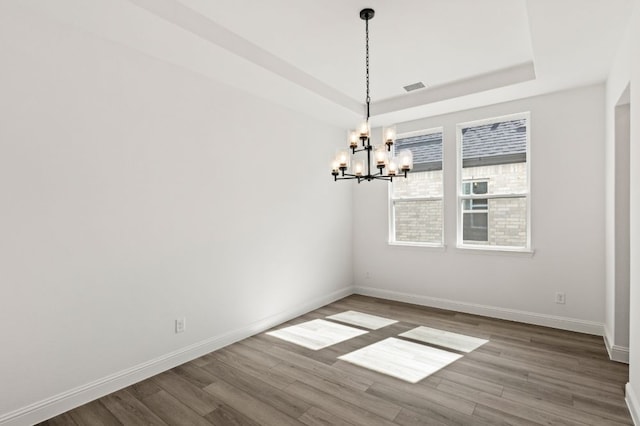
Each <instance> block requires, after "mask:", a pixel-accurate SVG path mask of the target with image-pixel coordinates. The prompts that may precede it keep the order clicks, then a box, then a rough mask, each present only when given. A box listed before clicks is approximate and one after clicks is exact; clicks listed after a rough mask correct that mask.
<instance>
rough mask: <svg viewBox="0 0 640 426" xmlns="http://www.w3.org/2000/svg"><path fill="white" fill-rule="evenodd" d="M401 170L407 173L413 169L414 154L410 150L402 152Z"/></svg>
mask: <svg viewBox="0 0 640 426" xmlns="http://www.w3.org/2000/svg"><path fill="white" fill-rule="evenodd" d="M399 156H400V169H401V170H402V171H403V172H407V171H409V170H411V169H412V168H413V154H412V153H411V151H409V150H408V149H405V150H403V151H400V154H399Z"/></svg>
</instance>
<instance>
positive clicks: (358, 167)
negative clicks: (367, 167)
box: [353, 160, 364, 177]
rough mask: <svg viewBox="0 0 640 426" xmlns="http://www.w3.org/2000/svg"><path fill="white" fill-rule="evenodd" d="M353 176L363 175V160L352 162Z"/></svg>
mask: <svg viewBox="0 0 640 426" xmlns="http://www.w3.org/2000/svg"><path fill="white" fill-rule="evenodd" d="M353 174H354V175H356V176H358V177H361V176H362V175H363V174H364V160H356V161H354V162H353Z"/></svg>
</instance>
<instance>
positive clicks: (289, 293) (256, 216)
mask: <svg viewBox="0 0 640 426" xmlns="http://www.w3.org/2000/svg"><path fill="white" fill-rule="evenodd" d="M0 42H1V43H0V58H1V59H0V60H1V61H2V62H1V63H2V66H0V93H1V95H0V194H1V196H0V216H1V220H0V286H1V288H2V296H0V324H2V327H1V330H2V335H1V336H0V342H1V343H0V347H1V349H0V423H3V421H4V422H7V423H10V422H13V423H15V424H28V423H31V422H35V421H37V420H42V419H43V418H44V417H42V416H45V415H46V416H49V415H53V414H55V413H56V412H58V411H61V410H62V409H66V408H70V407H71V406H73V405H75V404H79V403H81V402H84V401H85V400H86V398H88V397H93V396H99V395H100V394H101V393H104V392H105V391H108V390H113V388H117V387H119V386H124V385H126V384H128V383H131V382H135V381H137V380H139V379H140V378H142V376H145V375H150V374H153V373H154V372H156V371H157V370H161V369H164V368H169V367H170V366H172V365H175V364H178V363H180V362H182V361H184V360H186V359H188V358H189V357H192V356H194V355H195V354H197V353H198V352H203V351H204V352H208V351H210V350H211V349H213V348H215V347H218V346H220V345H223V344H226V343H229V342H230V341H233V340H234V339H238V338H240V337H242V336H244V335H247V334H248V333H251V332H254V331H259V330H260V329H262V328H264V327H267V326H270V325H273V324H275V323H277V322H279V321H283V320H285V319H287V318H288V317H291V316H295V315H297V314H299V313H301V311H305V310H309V309H312V308H313V307H315V306H319V305H321V304H324V303H327V302H328V301H330V300H331V299H333V298H337V297H339V296H340V295H343V294H347V293H348V292H350V286H351V285H352V277H353V275H352V266H351V250H352V249H351V241H350V235H351V201H352V200H351V185H339V184H335V183H334V182H332V180H331V176H330V174H329V169H328V160H327V159H328V158H329V155H330V154H331V153H332V152H333V149H334V145H335V144H334V143H333V141H342V140H343V136H344V132H343V130H342V129H337V128H332V127H329V126H327V125H324V124H321V123H319V122H317V121H314V120H312V119H310V118H307V117H306V116H305V115H303V114H302V113H299V112H295V111H291V110H286V109H284V108H282V107H279V106H276V105H274V104H270V103H268V102H266V101H263V100H260V99H258V98H254V97H252V96H250V95H248V94H245V93H243V92H240V91H238V90H235V89H231V88H229V87H226V86H224V85H220V84H217V83H215V82H213V81H211V80H208V79H205V78H203V77H202V76H199V75H196V74H194V73H191V72H188V71H186V70H183V69H180V68H177V67H174V66H172V65H170V64H167V63H164V62H161V61H158V60H155V59H153V58H151V57H148V56H144V55H142V54H140V53H138V52H136V51H133V50H131V49H127V48H125V47H123V46H121V45H117V44H115V43H110V42H106V41H103V40H100V39H97V38H94V37H92V36H90V35H88V34H85V33H81V32H79V31H75V30H73V29H71V27H61V26H58V25H57V24H54V23H52V22H49V21H46V20H44V19H41V18H38V17H37V16H32V15H29V14H28V13H26V12H21V11H20V10H19V9H17V8H16V9H11V8H10V7H5V8H4V9H2V13H0ZM220 66H224V64H220ZM329 144H330V145H329ZM283 153H284V154H283ZM178 317H186V321H187V330H186V332H184V333H182V334H175V333H174V320H175V319H176V318H178ZM145 363H150V364H148V365H146V364H145ZM128 369H131V370H128ZM124 372H128V373H130V375H129V376H123V375H122V374H123V373H124ZM105 378H109V379H113V381H112V382H104V379H105ZM82 386H88V387H87V388H86V389H83V388H79V387H82ZM48 398H53V399H51V400H48V401H44V400H46V399H48ZM43 401H44V402H43ZM31 404H35V405H31ZM20 413H22V414H25V416H24V417H19V416H17V415H18V414H20Z"/></svg>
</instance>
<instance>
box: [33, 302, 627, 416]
mask: <svg viewBox="0 0 640 426" xmlns="http://www.w3.org/2000/svg"><path fill="white" fill-rule="evenodd" d="M347 310H355V311H360V312H365V313H369V314H373V315H380V316H383V317H386V318H393V319H396V320H398V321H399V322H397V323H395V324H392V325H389V326H387V327H384V328H381V329H379V330H368V331H369V333H367V334H364V335H362V336H358V337H355V338H353V339H350V340H347V341H345V342H342V343H339V344H336V345H334V346H331V347H328V348H325V349H321V350H318V351H313V350H310V349H305V348H303V347H300V346H296V345H294V344H292V343H288V342H285V341H282V340H279V339H277V338H275V337H271V336H267V335H265V334H264V333H261V334H259V335H257V336H253V337H250V338H248V339H245V340H243V341H241V342H238V343H235V344H233V345H231V346H228V347H226V348H223V349H221V350H218V351H216V352H212V353H210V354H207V355H205V356H203V357H201V358H198V359H196V360H194V361H191V362H189V363H187V364H183V365H181V366H179V367H176V368H174V369H172V370H170V371H167V372H165V373H162V374H159V375H157V376H154V377H152V378H150V379H147V380H145V381H143V382H140V383H138V384H135V385H133V386H130V387H128V388H125V389H123V390H120V391H118V392H115V393H113V394H111V395H108V396H105V397H104V398H101V399H98V400H96V401H93V402H91V403H89V404H86V405H83V406H81V407H78V408H76V409H74V410H72V411H69V412H67V413H64V414H62V415H60V416H58V417H55V418H53V419H50V420H48V421H46V422H44V423H42V425H92V426H93V425H121V424H122V425H142V424H144V425H150V424H158V425H165V424H168V425H212V424H213V425H225V426H228V425H277V426H286V425H300V424H305V425H366V426H375V425H427V424H428V425H497V424H505V425H506V424H509V425H537V424H544V425H551V424H553V425H556V424H557V425H597V426H602V425H619V424H626V425H630V424H632V421H631V418H630V417H629V412H628V410H627V408H626V405H625V402H624V385H625V383H626V382H627V380H628V366H627V365H624V364H620V363H616V362H612V361H609V359H608V357H607V353H606V350H605V347H604V344H603V341H602V338H601V337H597V336H590V335H585V334H579V333H572V332H567V331H561V330H555V329H550V328H544V327H537V326H531V325H525V324H519V323H514V322H509V321H501V320H495V319H489V318H485V317H479V316H474V315H467V314H461V313H456V312H451V311H443V310H438V309H431V308H425V307H420V306H415V305H409V304H404V303H398V302H390V301H385V300H381V299H374V298H370V297H364V296H349V297H347V298H345V299H342V300H340V301H337V302H335V303H332V304H330V305H327V306H325V307H323V308H320V309H317V310H315V311H313V312H310V313H308V314H306V315H303V316H301V317H298V318H296V319H294V320H292V321H289V322H288V323H286V324H287V325H293V324H298V323H300V322H304V321H309V320H311V319H316V318H325V317H326V316H328V315H333V314H337V313H339V312H343V311H347ZM419 325H424V326H428V327H432V328H437V329H441V330H447V331H451V332H454V333H460V334H466V335H469V336H474V337H479V338H482V339H488V340H489V343H487V344H485V345H483V346H481V347H480V348H478V349H476V350H475V351H473V352H471V353H469V354H464V357H463V358H461V359H459V360H458V361H456V362H454V363H453V364H450V365H449V366H447V367H445V368H444V369H442V370H440V371H438V372H436V373H435V374H433V375H431V376H429V377H428V378H426V379H424V380H423V381H421V382H419V383H417V384H410V383H406V382H403V381H401V380H398V379H394V378H392V377H388V376H384V375H382V374H378V373H375V372H373V371H369V370H366V369H364V368H361V367H357V366H355V365H352V364H349V363H347V362H345V361H340V360H338V359H337V357H338V356H340V355H343V354H346V353H348V352H351V351H354V350H356V349H359V348H362V347H364V346H366V345H368V344H371V343H374V342H377V341H380V340H382V339H385V338H387V337H392V336H393V337H397V336H398V335H399V334H400V333H403V332H406V331H408V330H410V329H412V328H414V327H417V326H419ZM279 327H281V326H279ZM279 327H276V328H279Z"/></svg>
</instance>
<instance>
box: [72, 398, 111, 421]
mask: <svg viewBox="0 0 640 426" xmlns="http://www.w3.org/2000/svg"><path fill="white" fill-rule="evenodd" d="M69 414H70V415H71V418H72V419H73V420H74V421H75V422H76V423H77V424H79V425H95V426H116V425H121V424H122V423H121V422H120V420H118V419H117V417H116V416H114V415H113V414H111V412H110V411H109V410H107V408H106V407H105V406H104V404H103V403H102V401H100V400H96V401H93V402H90V403H88V404H85V405H82V406H80V407H78V408H76V409H74V410H72V411H70V412H69Z"/></svg>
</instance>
